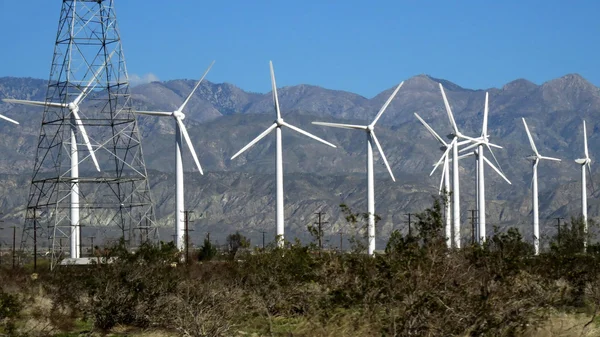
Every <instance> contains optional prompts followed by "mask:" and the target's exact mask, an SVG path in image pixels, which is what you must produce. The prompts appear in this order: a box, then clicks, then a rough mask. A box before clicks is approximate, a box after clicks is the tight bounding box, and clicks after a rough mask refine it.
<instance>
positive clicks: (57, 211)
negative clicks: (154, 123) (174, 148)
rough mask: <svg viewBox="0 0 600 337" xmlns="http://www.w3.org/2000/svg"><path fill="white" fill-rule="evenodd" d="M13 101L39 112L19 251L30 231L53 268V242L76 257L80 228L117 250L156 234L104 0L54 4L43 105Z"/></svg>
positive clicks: (108, 1)
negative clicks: (56, 13) (97, 232)
mask: <svg viewBox="0 0 600 337" xmlns="http://www.w3.org/2000/svg"><path fill="white" fill-rule="evenodd" d="M17 103H24V104H30V105H41V106H43V108H44V114H43V118H42V125H41V129H40V135H39V140H38V147H37V153H36V160H35V164H34V169H33V178H32V180H31V187H30V193H29V199H28V203H27V213H26V218H25V224H24V228H23V237H22V242H21V249H24V250H27V248H28V247H30V246H31V242H30V240H32V239H33V232H35V230H37V239H38V242H39V241H40V239H47V240H48V246H49V247H48V249H49V252H50V253H51V256H52V263H51V267H54V266H55V265H56V264H57V263H58V262H59V260H60V258H61V256H60V254H59V252H60V250H59V247H58V242H59V239H61V238H69V239H70V240H71V242H72V245H71V252H70V256H71V257H72V258H73V257H75V258H79V257H80V255H79V254H80V253H79V252H80V250H81V239H80V238H81V228H82V227H84V228H85V227H92V228H104V229H107V230H105V231H104V233H105V235H107V236H109V237H107V239H108V238H113V239H122V240H124V242H125V244H126V245H130V244H134V243H135V242H137V241H138V240H134V238H135V237H139V238H141V239H143V240H152V239H153V238H155V237H156V235H157V232H156V228H155V221H154V210H153V206H152V200H151V196H150V189H149V183H148V179H147V172H146V166H145V163H144V158H143V153H142V146H141V143H140V141H141V139H140V134H139V132H138V126H137V121H136V118H135V115H134V114H133V112H132V104H131V95H130V93H129V82H128V77H127V69H126V67H125V58H124V55H123V49H122V45H121V39H120V36H119V31H118V27H117V19H116V15H115V8H114V1H113V0H63V1H62V8H61V12H60V19H59V24H58V33H57V37H56V42H55V46H54V56H53V57H52V65H51V69H50V79H49V82H48V90H47V93H46V99H45V102H41V103H42V104H31V103H32V102H25V101H22V102H17ZM34 103H35V102H34ZM37 103H40V102H37ZM74 104H75V105H76V106H75V105H74ZM96 158H97V162H98V164H96V163H95V162H96ZM109 228H112V229H118V232H117V233H113V235H112V237H110V235H109V234H108V232H109V231H108V229H109ZM73 236H76V237H73Z"/></svg>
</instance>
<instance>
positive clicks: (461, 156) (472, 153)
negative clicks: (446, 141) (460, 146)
mask: <svg viewBox="0 0 600 337" xmlns="http://www.w3.org/2000/svg"><path fill="white" fill-rule="evenodd" d="M473 155H475V151H471V152H467V153H465V154H461V155H460V156H458V159H463V158H466V157H470V156H473ZM450 160H452V159H450Z"/></svg>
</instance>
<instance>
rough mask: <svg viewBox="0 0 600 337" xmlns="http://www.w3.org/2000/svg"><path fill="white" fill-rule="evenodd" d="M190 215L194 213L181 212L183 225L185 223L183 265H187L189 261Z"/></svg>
mask: <svg viewBox="0 0 600 337" xmlns="http://www.w3.org/2000/svg"><path fill="white" fill-rule="evenodd" d="M190 213H194V211H183V214H184V215H185V217H184V223H185V263H189V259H190V227H189V222H190V221H191V220H190V216H189V215H190Z"/></svg>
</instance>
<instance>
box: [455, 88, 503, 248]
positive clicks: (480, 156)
mask: <svg viewBox="0 0 600 337" xmlns="http://www.w3.org/2000/svg"><path fill="white" fill-rule="evenodd" d="M488 102H489V95H488V93H487V92H486V93H485V106H484V111H483V126H482V128H481V136H479V138H477V139H476V140H472V142H473V144H472V145H470V146H467V147H465V148H463V149H461V150H460V152H464V151H467V150H469V149H471V148H474V147H477V151H476V153H475V154H476V157H475V158H476V160H477V211H478V217H477V219H478V225H479V226H478V232H479V233H478V242H479V243H483V242H485V239H486V221H485V220H486V214H485V173H484V162H485V163H487V164H488V165H489V166H490V167H491V168H492V169H493V170H494V171H496V173H498V175H500V177H502V179H504V180H505V181H506V182H507V183H508V184H509V185H511V182H510V180H508V178H506V176H505V175H504V174H503V173H502V172H501V171H500V169H498V168H497V167H496V166H494V165H493V164H492V162H490V161H489V160H488V159H487V158H486V157H485V155H484V153H483V146H484V145H485V146H486V147H487V148H488V150H489V151H490V154H491V155H492V157H493V158H494V161H495V162H496V165H498V167H500V163H498V159H496V156H495V155H494V152H493V151H492V148H491V147H492V146H493V147H496V148H502V147H501V146H498V145H495V144H492V143H490V141H489V135H488V134H487V124H488V115H489V108H488V106H489V105H488Z"/></svg>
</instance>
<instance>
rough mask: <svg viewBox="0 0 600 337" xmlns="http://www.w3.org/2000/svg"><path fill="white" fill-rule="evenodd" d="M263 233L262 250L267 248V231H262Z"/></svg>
mask: <svg viewBox="0 0 600 337" xmlns="http://www.w3.org/2000/svg"><path fill="white" fill-rule="evenodd" d="M260 232H261V233H262V239H263V240H262V250H263V251H264V250H265V234H266V233H267V231H260Z"/></svg>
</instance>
